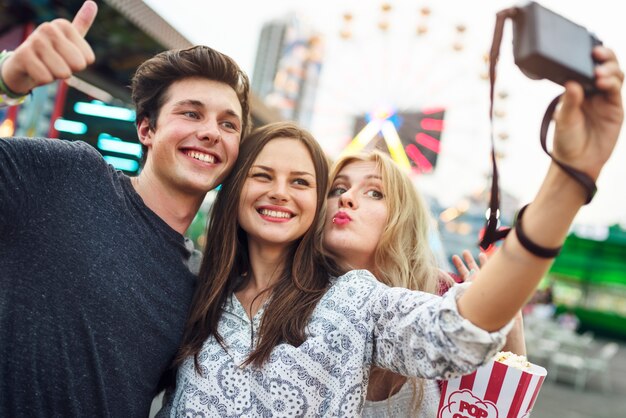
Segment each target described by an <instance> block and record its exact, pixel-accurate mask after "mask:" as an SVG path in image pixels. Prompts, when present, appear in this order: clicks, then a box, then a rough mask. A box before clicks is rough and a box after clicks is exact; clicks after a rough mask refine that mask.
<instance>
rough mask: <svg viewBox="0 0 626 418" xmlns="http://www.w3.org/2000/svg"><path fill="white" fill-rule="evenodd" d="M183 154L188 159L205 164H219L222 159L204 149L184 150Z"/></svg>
mask: <svg viewBox="0 0 626 418" xmlns="http://www.w3.org/2000/svg"><path fill="white" fill-rule="evenodd" d="M181 151H182V153H183V154H185V155H186V156H187V157H188V158H190V159H192V160H195V161H197V162H199V163H204V164H218V163H220V162H221V160H220V158H219V157H218V156H217V155H216V154H215V153H213V152H210V151H209V150H206V149H202V148H182V149H181Z"/></svg>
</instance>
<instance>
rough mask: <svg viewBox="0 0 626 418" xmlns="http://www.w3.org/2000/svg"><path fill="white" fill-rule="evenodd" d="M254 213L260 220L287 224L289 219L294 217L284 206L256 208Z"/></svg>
mask: <svg viewBox="0 0 626 418" xmlns="http://www.w3.org/2000/svg"><path fill="white" fill-rule="evenodd" d="M256 211H257V212H258V213H259V215H261V218H263V219H264V220H266V221H270V222H289V220H291V218H293V217H294V216H296V215H295V214H294V213H293V212H292V211H290V210H289V209H287V208H286V207H284V206H274V205H263V206H259V207H257V208H256Z"/></svg>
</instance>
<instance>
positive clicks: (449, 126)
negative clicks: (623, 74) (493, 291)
mask: <svg viewBox="0 0 626 418" xmlns="http://www.w3.org/2000/svg"><path fill="white" fill-rule="evenodd" d="M145 2H146V3H147V4H148V5H150V6H151V7H152V8H153V9H154V10H155V11H157V12H158V13H160V14H161V15H162V16H164V17H165V19H167V20H168V21H169V22H170V23H171V24H172V26H174V27H175V28H176V29H178V30H179V31H180V32H181V33H182V34H183V35H184V36H186V37H187V38H188V39H189V40H191V41H192V42H194V43H198V44H206V45H209V46H212V47H214V48H216V49H218V50H220V51H222V52H224V53H226V54H228V55H230V56H232V57H233V58H234V59H235V60H236V61H237V62H238V63H239V64H240V65H241V66H242V68H243V69H244V70H245V71H246V72H248V74H250V75H252V70H253V65H254V59H255V54H256V48H257V43H258V36H259V33H260V30H261V27H262V26H263V23H265V22H266V21H268V20H271V19H273V18H278V17H281V16H284V15H286V14H287V13H289V12H296V13H298V15H299V16H300V17H301V18H302V19H303V20H304V21H306V22H308V23H309V24H310V25H311V26H312V27H313V28H315V29H316V30H317V31H319V32H320V33H321V34H322V35H324V39H325V53H326V54H325V56H326V61H325V64H324V68H323V72H322V78H321V80H320V88H319V93H318V101H317V104H316V109H317V112H316V115H315V117H314V119H313V124H312V125H311V127H310V129H311V130H312V132H313V134H314V135H315V136H316V137H317V138H318V140H319V141H320V142H321V143H322V145H323V146H324V148H325V149H326V150H327V151H328V152H329V154H331V155H333V154H336V152H337V150H339V149H341V147H342V146H343V144H345V143H346V141H348V140H349V137H350V134H351V128H352V125H351V124H352V117H353V116H354V115H356V114H359V113H363V112H366V111H368V110H370V111H371V110H372V108H374V107H376V106H378V105H380V104H386V103H389V102H391V104H392V105H394V106H396V107H397V108H399V109H405V110H419V109H421V108H428V107H434V106H443V107H445V108H446V110H447V113H446V120H445V130H444V134H443V137H442V145H441V147H442V149H441V155H440V159H439V163H438V167H437V170H436V172H435V173H434V174H432V175H428V176H421V177H419V178H418V179H417V180H416V182H417V184H418V187H420V188H421V189H422V190H423V191H424V192H426V193H429V194H433V195H435V196H437V197H438V198H439V199H440V200H441V201H442V203H443V204H446V205H453V204H454V203H455V202H456V201H458V200H459V199H461V198H462V197H463V196H464V195H466V194H469V193H471V192H474V191H475V190H477V189H480V188H482V187H484V186H485V185H486V184H487V179H486V176H487V175H488V174H489V173H490V170H491V169H490V166H489V154H488V153H489V123H488V122H489V121H488V95H489V86H488V83H487V82H486V81H484V80H483V79H481V78H480V74H481V73H482V72H483V71H484V70H485V68H486V67H485V64H484V61H483V55H484V54H485V53H486V52H487V51H488V49H489V46H490V43H491V36H492V33H493V23H494V20H495V13H496V12H497V11H498V10H501V9H503V8H506V7H509V6H511V5H514V4H519V2H507V1H502V0H495V1H493V0H473V1H465V0H437V1H434V0H433V1H428V2H426V1H410V0H403V1H389V2H388V3H389V4H391V5H392V10H391V12H389V22H390V29H389V30H388V32H387V33H386V34H383V33H381V32H380V31H379V30H378V29H377V26H376V25H377V22H378V20H379V18H380V14H381V12H380V5H381V4H382V3H383V2H381V1H372V0H265V1H258V0H257V1H255V0H228V1H224V0H221V1H211V0H175V1H173V0H145ZM541 3H542V4H543V5H545V6H546V7H549V8H551V9H553V10H554V11H556V12H558V13H560V14H562V15H564V16H566V17H568V18H570V19H572V20H573V21H575V22H576V23H578V24H581V25H583V26H585V27H587V28H588V29H589V30H591V31H593V32H594V33H596V34H597V36H598V37H599V38H600V39H602V40H603V41H604V43H605V44H606V45H607V46H610V47H611V48H613V49H614V50H616V52H617V55H618V57H620V58H621V61H622V62H626V29H625V28H624V19H623V12H622V10H621V7H619V6H617V5H618V4H620V3H621V2H615V1H613V0H594V1H589V0H544V1H542V2H541ZM424 6H426V7H429V8H430V10H431V14H430V16H429V17H428V18H427V20H423V18H422V17H421V15H420V13H419V10H420V9H421V8H422V7H424ZM347 11H348V12H350V13H352V14H353V16H354V18H353V22H354V23H353V33H354V37H353V39H352V40H351V41H350V42H346V41H342V40H341V39H340V37H339V36H338V33H339V30H340V29H341V28H342V26H343V19H342V15H343V14H344V12H347ZM420 23H425V24H426V25H427V26H428V28H429V31H428V33H427V34H426V35H425V36H422V37H417V36H415V35H414V34H415V28H416V26H417V25H418V24H420ZM459 24H461V25H463V26H464V27H465V28H466V30H465V32H464V33H463V34H462V35H459V34H458V32H457V31H456V27H457V26H458V25H459ZM510 33H511V26H510V23H509V24H508V25H507V27H506V29H505V39H504V40H503V47H502V51H501V59H500V63H499V67H498V68H499V73H498V77H499V78H498V81H497V89H496V91H502V92H506V94H507V97H506V99H502V100H500V101H499V103H497V106H496V107H497V108H500V109H501V110H502V111H504V112H505V113H506V116H505V117H503V118H501V119H498V120H496V126H495V129H496V132H506V133H507V134H508V135H509V138H508V139H507V140H506V141H498V145H497V146H498V149H499V151H501V152H502V153H503V154H504V155H505V158H504V159H503V160H502V165H501V168H500V175H501V184H502V187H503V188H504V189H506V190H507V191H508V192H510V193H512V194H513V195H514V196H516V197H517V198H518V199H520V201H521V203H522V204H523V203H526V202H529V201H530V200H532V198H533V196H534V193H535V191H536V190H537V188H538V187H539V184H540V182H541V179H542V177H543V175H544V173H545V169H546V167H547V165H548V161H549V159H548V157H547V156H545V154H543V151H542V150H541V148H540V145H539V136H538V132H539V125H540V121H541V118H542V116H543V112H544V111H545V108H546V106H547V105H548V103H549V102H550V100H551V99H552V97H554V96H556V95H557V94H558V93H559V92H560V91H561V88H560V87H559V86H556V85H554V84H552V83H550V82H547V81H531V80H529V79H527V78H526V77H525V76H524V75H523V74H521V72H520V71H519V69H517V67H515V66H514V64H513V58H512V53H511V51H510V46H509V45H510V42H511V38H510V36H511V35H510ZM457 41H460V42H461V43H462V44H463V46H464V48H463V50H462V51H460V52H458V51H454V50H453V49H452V48H451V45H452V44H453V43H454V42H457ZM625 65H626V64H625ZM623 131H624V130H623ZM624 136H626V134H625V133H624V132H622V138H621V140H620V143H619V144H618V146H617V149H616V150H615V153H614V155H613V157H612V159H611V160H610V161H609V163H608V164H607V166H606V167H605V169H604V171H603V173H602V175H601V177H600V179H599V181H598V188H599V191H598V194H597V195H596V197H595V199H594V201H593V202H592V203H591V204H590V205H588V206H586V207H584V208H583V209H582V210H581V212H580V214H579V215H578V217H577V219H576V221H577V222H578V223H580V224H591V225H607V224H614V223H621V224H622V226H624V227H626V187H625V185H624V182H625V181H626V138H624Z"/></svg>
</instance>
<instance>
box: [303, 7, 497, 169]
mask: <svg viewBox="0 0 626 418" xmlns="http://www.w3.org/2000/svg"><path fill="white" fill-rule="evenodd" d="M368 7H369V9H368ZM335 18H336V21H337V25H336V28H335V31H334V33H329V34H327V36H326V51H325V60H324V67H323V70H322V73H321V76H320V84H319V89H318V98H317V100H316V105H315V109H314V117H313V123H312V125H311V129H312V131H313V132H314V134H315V135H316V137H317V138H318V139H319V140H320V142H321V143H322V146H323V147H324V148H325V150H326V151H327V152H328V154H329V155H331V156H332V157H337V156H339V155H341V154H342V153H348V152H356V151H359V150H367V149H372V148H381V149H383V150H387V151H388V152H389V154H390V155H391V156H392V157H393V158H394V160H396V162H397V163H398V164H399V165H400V166H401V167H403V168H404V169H405V170H406V171H408V172H410V173H414V174H427V173H433V174H434V173H436V171H437V170H438V169H439V168H438V166H439V165H440V164H444V165H446V164H447V165H448V166H455V165H458V164H460V163H461V160H466V157H467V155H468V154H471V153H473V152H475V151H477V148H476V141H475V139H476V138H482V139H483V141H482V145H481V147H482V148H483V149H482V151H484V152H483V154H484V155H487V146H488V138H489V136H488V135H489V134H488V131H487V130H486V129H485V125H484V123H477V118H479V117H480V118H482V120H483V121H484V119H485V116H486V115H487V107H486V106H487V105H488V103H487V98H488V97H487V94H488V84H487V83H488V81H487V80H488V73H487V71H488V57H487V50H488V46H489V45H488V42H483V43H482V44H478V42H477V39H476V33H477V32H481V33H484V28H482V27H480V28H478V27H474V26H472V22H471V21H469V23H468V20H469V19H468V16H466V15H464V13H462V12H459V13H453V12H451V10H450V9H449V3H448V2H432V4H431V5H425V4H424V3H423V2H420V3H419V4H418V3H413V2H400V3H398V4H397V5H392V3H390V2H381V3H379V4H377V5H370V6H365V5H362V4H358V5H356V6H355V7H354V9H352V10H345V11H343V12H341V13H338V14H337V16H335ZM487 41H488V40H487ZM506 97H507V93H506V92H505V91H500V92H498V95H497V106H496V119H497V120H496V125H495V126H496V128H497V130H498V131H499V132H498V133H497V136H496V138H499V139H500V140H501V141H503V142H504V141H506V139H507V138H508V133H507V132H506ZM479 112H483V113H479ZM476 115H479V116H476ZM498 149H499V155H500V156H503V155H504V154H505V153H506V151H505V147H503V146H500V145H499V146H498ZM440 157H441V159H440ZM470 164H471V162H470ZM483 171H484V170H483Z"/></svg>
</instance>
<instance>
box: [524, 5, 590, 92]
mask: <svg viewBox="0 0 626 418" xmlns="http://www.w3.org/2000/svg"><path fill="white" fill-rule="evenodd" d="M601 44H602V42H601V41H600V40H599V39H598V38H596V37H595V36H594V35H593V34H592V33H590V32H589V31H588V30H587V29H585V28H584V27H583V26H580V25H577V24H576V23H574V22H572V21H570V20H568V19H566V18H564V17H563V16H561V15H559V14H556V13H554V12H553V11H551V10H549V9H546V8H545V7H543V6H541V5H539V4H537V3H535V2H532V1H531V2H529V3H528V4H526V5H524V6H519V7H517V12H516V13H515V15H514V16H513V55H514V58H515V64H517V66H518V67H519V68H520V70H521V71H522V72H523V73H524V74H526V75H527V76H528V77H530V78H532V79H536V80H537V79H542V78H546V79H548V80H551V81H554V82H555V83H558V84H561V85H563V84H564V83H565V82H566V81H568V80H573V81H577V82H579V83H580V84H581V85H582V86H583V88H584V90H585V92H586V93H593V92H594V91H596V88H595V85H594V80H595V77H594V73H593V70H594V66H595V62H594V59H593V57H592V55H591V51H592V49H593V47H594V46H596V45H601Z"/></svg>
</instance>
